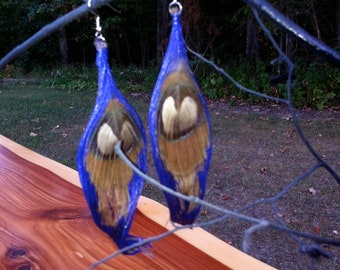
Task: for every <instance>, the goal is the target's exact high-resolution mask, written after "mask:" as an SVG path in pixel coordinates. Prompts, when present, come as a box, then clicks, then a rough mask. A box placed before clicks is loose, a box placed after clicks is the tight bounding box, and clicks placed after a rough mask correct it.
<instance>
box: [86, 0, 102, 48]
mask: <svg viewBox="0 0 340 270" xmlns="http://www.w3.org/2000/svg"><path fill="white" fill-rule="evenodd" d="M87 6H88V7H89V8H91V7H92V0H88V1H87ZM92 13H93V14H94V15H95V16H96V33H95V37H96V38H99V39H101V40H103V41H105V38H104V37H103V35H102V27H101V26H100V16H99V15H97V14H96V13H95V12H94V11H93V10H92Z"/></svg>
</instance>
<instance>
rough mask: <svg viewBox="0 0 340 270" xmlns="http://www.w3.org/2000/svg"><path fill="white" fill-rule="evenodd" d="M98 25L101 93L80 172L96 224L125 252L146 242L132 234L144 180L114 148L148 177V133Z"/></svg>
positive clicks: (82, 149)
mask: <svg viewBox="0 0 340 270" xmlns="http://www.w3.org/2000/svg"><path fill="white" fill-rule="evenodd" d="M96 25H97V27H96V29H97V32H96V38H95V42H94V45H95V47H96V50H97V55H96V64H97V67H98V94H97V99H96V104H95V107H94V109H93V112H92V114H91V117H90V120H89V122H88V124H87V127H86V129H85V131H84V134H83V136H82V138H81V140H80V144H79V149H78V156H77V167H78V171H79V177H80V182H81V185H82V188H83V191H84V195H85V197H86V200H87V203H88V206H89V208H90V210H91V213H92V217H93V219H94V221H95V223H96V225H97V226H98V227H99V228H100V229H101V230H103V231H104V232H106V233H107V234H108V235H109V236H110V237H111V238H112V239H113V240H114V242H115V243H116V244H117V246H118V247H119V248H120V249H121V248H124V247H127V246H129V245H131V244H134V243H136V242H139V241H141V240H142V239H141V238H139V237H136V236H132V235H129V230H130V227H131V223H132V220H133V217H134V215H135V211H136V207H137V202H138V198H139V196H140V194H141V191H142V188H143V185H144V179H143V178H141V177H140V176H138V175H137V174H136V173H134V172H133V170H132V169H131V168H130V167H128V166H127V165H126V164H125V163H124V161H122V160H121V159H120V158H119V157H118V156H117V155H116V153H115V149H114V147H115V145H116V144H117V143H118V142H119V141H120V142H121V148H122V150H123V152H124V154H125V155H126V156H127V157H128V158H129V159H130V160H131V161H132V162H133V163H134V164H135V165H136V166H137V167H138V168H139V169H140V170H141V171H143V172H145V171H146V165H147V164H146V145H147V143H146V134H145V130H144V127H143V124H142V121H141V119H140V118H139V116H138V115H137V113H136V112H135V110H134V109H133V107H132V106H131V105H130V104H129V103H128V102H127V100H126V99H125V98H124V97H123V95H122V94H121V92H120V91H119V90H118V88H117V86H116V84H115V82H114V79H113V76H112V73H111V71H110V67H109V64H108V49H107V43H106V41H105V38H104V37H103V36H102V34H101V27H100V23H99V17H97V20H96ZM146 247H148V246H146ZM142 248H143V247H137V248H134V249H130V250H128V251H126V252H125V254H128V255H132V254H136V253H138V252H140V251H141V250H142Z"/></svg>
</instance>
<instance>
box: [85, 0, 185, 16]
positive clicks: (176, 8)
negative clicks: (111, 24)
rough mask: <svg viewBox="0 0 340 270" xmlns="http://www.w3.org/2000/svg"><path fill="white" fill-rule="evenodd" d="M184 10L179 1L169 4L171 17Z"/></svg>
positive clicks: (174, 0)
mask: <svg viewBox="0 0 340 270" xmlns="http://www.w3.org/2000/svg"><path fill="white" fill-rule="evenodd" d="M89 1H90V0H89ZM182 9H183V7H182V5H181V3H180V2H178V1H177V0H173V1H172V2H171V3H170V4H169V12H170V14H171V15H174V14H181V13H182Z"/></svg>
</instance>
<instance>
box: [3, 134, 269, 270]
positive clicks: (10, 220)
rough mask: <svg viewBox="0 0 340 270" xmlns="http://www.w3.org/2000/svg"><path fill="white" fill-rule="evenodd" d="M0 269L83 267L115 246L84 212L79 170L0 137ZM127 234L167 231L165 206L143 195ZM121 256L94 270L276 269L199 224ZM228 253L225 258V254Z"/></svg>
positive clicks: (113, 249) (111, 250) (84, 205)
mask: <svg viewBox="0 0 340 270" xmlns="http://www.w3.org/2000/svg"><path fill="white" fill-rule="evenodd" d="M0 187H1V189H0V213H1V215H0V239H1V241H0V262H1V263H0V269H18V270H24V269H87V268H88V267H89V266H90V265H91V264H93V263H95V262H96V261H98V260H99V259H102V258H104V257H106V256H107V255H109V254H111V253H113V252H115V251H116V250H117V248H116V246H115V244H114V242H113V241H112V240H111V239H110V238H109V237H108V236H107V235H106V234H105V233H103V232H102V231H101V230H99V229H98V228H97V227H96V226H95V224H94V223H93V221H92V218H91V217H90V212H89V210H88V208H87V205H86V202H85V199H84V196H83V193H82V190H81V189H80V187H79V182H78V180H77V173H76V172H75V171H74V170H72V169H70V168H67V167H65V166H64V165H61V164H59V163H57V162H55V161H52V160H50V159H47V158H45V157H42V156H41V155H39V154H37V153H35V152H33V151H31V150H28V149H27V148H24V147H22V146H20V145H18V144H16V143H14V142H12V141H10V140H9V139H7V138H5V137H3V136H1V135H0ZM138 209H139V210H138V211H137V214H136V217H135V220H134V223H133V225H132V230H131V233H132V234H135V235H138V236H141V237H144V238H146V237H150V236H154V235H158V234H160V233H162V232H165V231H166V230H167V229H170V227H171V225H170V223H169V222H168V220H169V218H168V212H167V209H166V208H165V207H164V206H162V205H160V204H158V203H156V202H154V201H152V200H150V199H147V198H144V197H142V198H141V199H140V202H139V205H138ZM151 253H152V254H145V253H144V254H138V255H134V256H124V255H119V256H118V257H116V258H115V259H113V260H111V261H109V262H107V263H106V264H105V265H101V266H99V267H98V268H97V269H190V268H193V267H194V268H195V269H261V270H266V269H274V268H272V267H270V266H268V265H266V264H264V263H262V262H260V261H258V260H256V259H254V258H252V257H250V256H248V255H246V254H244V253H242V252H240V251H238V250H237V249H235V248H233V247H231V246H229V245H227V244H225V243H224V242H222V241H220V240H219V239H217V238H215V237H213V236H212V235H210V234H208V233H207V232H205V231H204V230H202V229H194V230H182V231H178V233H176V234H173V235H171V236H169V237H166V238H164V239H162V240H160V241H158V242H156V243H153V249H152V251H151ZM228 257H229V259H228Z"/></svg>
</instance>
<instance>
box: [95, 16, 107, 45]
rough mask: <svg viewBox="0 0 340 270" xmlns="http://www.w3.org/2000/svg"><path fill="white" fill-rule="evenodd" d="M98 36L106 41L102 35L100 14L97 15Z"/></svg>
mask: <svg viewBox="0 0 340 270" xmlns="http://www.w3.org/2000/svg"><path fill="white" fill-rule="evenodd" d="M95 36H96V38H99V39H101V40H103V41H105V38H104V37H103V35H102V27H101V26H100V16H98V15H97V17H96V34H95Z"/></svg>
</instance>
